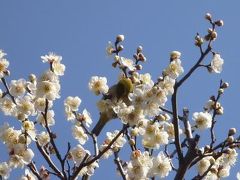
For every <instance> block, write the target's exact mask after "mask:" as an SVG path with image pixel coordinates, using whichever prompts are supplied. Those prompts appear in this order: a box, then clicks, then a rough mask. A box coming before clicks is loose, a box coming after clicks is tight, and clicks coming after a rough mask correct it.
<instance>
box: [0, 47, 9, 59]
mask: <svg viewBox="0 0 240 180" xmlns="http://www.w3.org/2000/svg"><path fill="white" fill-rule="evenodd" d="M6 55H7V54H6V53H5V52H4V51H3V50H2V49H0V59H2V58H3V57H4V56H6Z"/></svg>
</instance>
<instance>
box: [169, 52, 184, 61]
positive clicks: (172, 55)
mask: <svg viewBox="0 0 240 180" xmlns="http://www.w3.org/2000/svg"><path fill="white" fill-rule="evenodd" d="M180 57H181V53H180V52H179V51H172V52H171V53H170V58H171V60H175V59H179V58H180Z"/></svg>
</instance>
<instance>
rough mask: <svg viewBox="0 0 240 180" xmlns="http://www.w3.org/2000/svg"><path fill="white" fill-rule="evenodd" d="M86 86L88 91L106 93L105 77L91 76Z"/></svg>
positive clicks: (97, 93)
mask: <svg viewBox="0 0 240 180" xmlns="http://www.w3.org/2000/svg"><path fill="white" fill-rule="evenodd" d="M88 87H89V89H90V91H92V92H94V93H95V94H96V95H99V94H101V93H102V94H106V93H107V92H108V89H109V87H108V85H107V78H106V77H99V76H93V77H92V78H91V79H90V81H89V83H88Z"/></svg>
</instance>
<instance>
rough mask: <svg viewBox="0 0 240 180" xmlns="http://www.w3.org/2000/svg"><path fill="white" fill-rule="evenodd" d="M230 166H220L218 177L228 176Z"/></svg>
mask: <svg viewBox="0 0 240 180" xmlns="http://www.w3.org/2000/svg"><path fill="white" fill-rule="evenodd" d="M230 169H231V167H230V166H224V167H222V168H219V170H218V177H220V178H224V177H228V176H229V175H230Z"/></svg>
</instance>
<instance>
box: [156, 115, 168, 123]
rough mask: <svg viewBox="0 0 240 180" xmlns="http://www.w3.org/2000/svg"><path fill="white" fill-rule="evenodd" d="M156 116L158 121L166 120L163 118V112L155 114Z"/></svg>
mask: <svg viewBox="0 0 240 180" xmlns="http://www.w3.org/2000/svg"><path fill="white" fill-rule="evenodd" d="M156 118H157V120H159V121H165V120H166V118H165V116H164V115H163V114H159V115H158V116H156Z"/></svg>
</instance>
